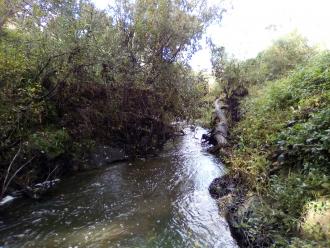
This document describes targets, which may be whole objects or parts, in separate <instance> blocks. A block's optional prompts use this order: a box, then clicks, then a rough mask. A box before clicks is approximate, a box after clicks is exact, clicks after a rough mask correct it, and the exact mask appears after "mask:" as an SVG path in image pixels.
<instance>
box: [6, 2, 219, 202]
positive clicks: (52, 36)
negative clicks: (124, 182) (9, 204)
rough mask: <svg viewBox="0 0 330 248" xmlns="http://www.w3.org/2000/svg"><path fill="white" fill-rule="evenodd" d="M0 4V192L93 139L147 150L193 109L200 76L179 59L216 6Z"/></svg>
mask: <svg viewBox="0 0 330 248" xmlns="http://www.w3.org/2000/svg"><path fill="white" fill-rule="evenodd" d="M0 11H1V14H0V16H1V17H0V87H1V88H0V135H1V140H0V182H1V183H0V184H1V185H2V190H1V191H2V192H1V196H3V194H4V193H5V192H6V191H7V190H13V189H14V188H22V187H25V186H26V185H30V184H32V183H34V182H35V181H36V180H44V179H49V173H50V172H52V177H55V176H56V174H58V173H61V171H62V172H63V171H66V170H68V169H70V168H69V167H70V166H71V165H70V164H71V163H69V161H71V162H72V161H74V160H80V161H78V162H81V160H83V158H84V157H85V156H86V154H87V153H88V152H87V151H88V150H90V149H91V148H92V147H93V146H94V145H95V144H96V143H100V144H108V145H109V144H111V145H116V146H121V147H124V148H125V149H126V150H127V151H128V152H130V153H131V154H133V155H136V154H139V153H145V152H150V151H152V150H155V149H157V148H158V147H159V146H161V144H162V143H163V142H164V141H165V140H166V139H167V138H168V137H169V136H170V135H171V127H170V123H171V122H172V121H175V120H178V119H189V118H193V117H194V116H195V115H198V113H197V112H196V111H195V110H196V109H197V108H196V106H197V105H198V103H199V99H200V96H202V95H204V94H205V91H206V87H205V80H204V78H203V77H202V76H201V75H196V74H194V73H193V72H192V71H191V69H190V67H189V66H188V65H187V61H188V59H189V58H190V56H191V55H192V54H193V53H194V52H195V51H196V50H197V49H198V47H199V46H198V42H199V40H200V38H201V36H202V34H203V32H204V30H205V28H206V27H207V26H208V25H209V24H210V23H211V22H212V21H213V20H216V19H218V17H220V14H219V13H221V11H219V9H218V8H215V7H209V6H208V5H207V4H206V2H205V1H203V0H200V1H190V0H187V1H177V0H137V1H127V0H118V1H114V4H113V5H112V6H111V7H110V8H109V9H108V10H107V11H103V10H98V9H96V8H95V7H94V5H93V4H92V3H91V2H89V1H87V0H86V1H77V0H70V1H54V0H27V1H7V0H1V1H0ZM54 170H55V173H53V172H54ZM9 186H12V187H13V188H12V189H11V188H10V187H9ZM1 196H0V197H1Z"/></svg>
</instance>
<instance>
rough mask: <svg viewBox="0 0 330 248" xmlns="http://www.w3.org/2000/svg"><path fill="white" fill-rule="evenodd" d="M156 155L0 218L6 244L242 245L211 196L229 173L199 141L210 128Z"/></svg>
mask: <svg viewBox="0 0 330 248" xmlns="http://www.w3.org/2000/svg"><path fill="white" fill-rule="evenodd" d="M186 132H187V135H185V136H183V137H181V138H179V139H178V140H177V141H175V142H174V143H172V142H169V143H168V144H167V146H166V147H165V149H164V150H163V151H162V153H161V154H160V155H159V156H157V157H155V158H151V159H147V160H136V161H134V162H131V163H119V164H116V165H113V166H110V167H108V168H103V169H100V170H96V171H90V172H87V173H83V174H79V175H77V176H75V177H72V178H69V179H67V180H66V181H64V182H63V183H61V184H60V186H59V187H58V190H57V191H56V192H54V193H53V195H52V196H51V197H50V198H48V199H45V200H43V201H40V202H23V203H20V205H18V206H16V207H13V208H11V209H10V210H8V211H7V212H6V213H5V214H3V216H1V219H0V246H1V245H2V246H4V247H23V246H24V247H70V246H71V247H228V248H229V247H237V246H236V243H235V241H234V240H233V239H232V237H231V235H230V231H229V228H228V225H227V223H226V222H225V220H224V219H223V218H221V217H220V216H219V215H218V207H217V205H216V202H215V201H214V200H213V199H212V198H211V197H210V196H209V193H208V186H209V184H210V183H211V181H212V180H213V179H214V178H215V177H218V176H220V175H222V174H223V173H224V168H223V166H222V164H221V163H220V161H219V160H218V159H217V158H215V157H213V156H212V155H210V154H208V153H207V152H206V151H205V150H203V148H202V147H201V144H200V138H201V135H202V133H205V130H203V129H202V128H197V130H196V131H195V132H192V131H190V130H188V129H187V130H186Z"/></svg>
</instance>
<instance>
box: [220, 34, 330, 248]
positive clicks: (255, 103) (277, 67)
mask: <svg viewBox="0 0 330 248" xmlns="http://www.w3.org/2000/svg"><path fill="white" fill-rule="evenodd" d="M301 41H302V40H301V39H300V38H299V37H296V38H295V39H291V38H289V39H286V40H280V41H277V42H275V43H274V45H273V46H272V47H271V48H270V49H268V50H266V51H264V52H262V53H261V54H260V55H259V56H258V57H257V58H256V59H250V60H248V61H244V62H240V63H237V64H236V65H237V66H236V67H235V68H236V69H239V70H237V71H236V74H235V75H236V79H235V80H236V82H234V83H230V82H229V80H228V79H226V77H224V76H222V77H221V80H222V81H220V83H221V82H223V84H224V86H223V87H233V89H234V90H235V89H237V85H243V86H244V87H246V88H247V89H248V91H249V96H247V97H246V98H245V99H244V100H243V101H242V103H241V107H240V110H241V112H242V113H243V117H242V119H241V120H240V121H239V122H237V123H235V127H234V129H233V133H232V139H233V142H234V143H235V144H236V145H235V146H234V148H233V152H232V155H231V156H229V157H228V158H227V162H228V163H229V164H230V165H231V166H232V173H234V174H235V171H240V172H241V174H243V175H245V181H246V184H245V186H244V187H249V188H250V191H251V192H254V194H257V195H258V196H259V199H261V202H262V204H259V205H257V206H256V207H255V209H254V213H253V214H251V215H250V217H249V218H246V219H243V220H241V223H240V228H242V230H244V233H245V235H246V238H247V239H248V241H247V243H245V244H246V245H247V244H248V243H249V244H250V245H251V247H256V246H260V247H264V246H265V247H268V246H273V247H289V246H290V247H312V246H315V247H326V246H328V245H329V233H328V231H329V229H328V226H329V219H326V218H328V217H326V216H327V215H328V214H327V213H328V211H329V194H330V188H329V182H330V170H329V169H330V167H329V164H330V133H329V132H330V73H329V68H330V54H329V52H322V53H316V51H315V50H313V49H312V48H310V47H308V46H305V45H302V43H301ZM282 48H283V49H284V48H285V49H284V50H283V51H282V52H279V51H280V49H282ZM279 53H280V54H281V56H280V55H279ZM300 55H301V56H300ZM303 58H304V59H303ZM275 60H276V61H275ZM257 62H258V63H259V65H258V67H257V68H256V67H254V68H255V69H254V71H249V70H251V68H250V66H251V65H253V64H255V63H257ZM230 63H232V61H231V62H230ZM227 64H228V63H227ZM228 68H229V67H228V66H225V67H224V70H222V71H221V73H222V75H232V73H233V72H235V70H233V69H230V70H228ZM246 68H248V70H246ZM227 78H228V77H227ZM231 78H233V77H231ZM274 78H276V79H277V80H273V79H274ZM235 80H233V81H235ZM237 80H238V81H240V83H239V84H238V83H237ZM269 80H272V81H269ZM227 92H228V91H227ZM315 202H316V203H317V204H316V203H315ZM311 212H312V213H313V216H314V217H313V218H314V219H313V218H312V219H310V218H309V216H311ZM317 213H320V214H319V215H320V216H321V217H315V216H318V215H317ZM322 215H324V217H322ZM318 218H319V219H323V222H322V221H321V223H320V220H319V219H318ZM307 222H309V223H307ZM306 223H307V224H306ZM306 226H308V228H307V227H306Z"/></svg>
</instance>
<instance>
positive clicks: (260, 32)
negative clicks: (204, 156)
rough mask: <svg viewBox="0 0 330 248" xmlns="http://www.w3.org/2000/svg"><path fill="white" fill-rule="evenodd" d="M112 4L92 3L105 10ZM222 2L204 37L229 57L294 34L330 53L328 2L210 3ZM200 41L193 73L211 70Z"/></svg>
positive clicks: (256, 50)
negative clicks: (217, 19) (217, 20)
mask: <svg viewBox="0 0 330 248" xmlns="http://www.w3.org/2000/svg"><path fill="white" fill-rule="evenodd" d="M111 1H112V0H93V2H94V3H95V5H96V6H97V7H98V8H105V7H106V6H107V5H108V3H111ZM209 1H210V2H211V3H220V4H221V2H223V1H224V4H225V6H226V7H227V12H226V13H225V14H224V16H223V20H222V22H221V23H220V25H219V24H213V25H211V26H210V27H209V28H208V30H207V32H206V36H207V37H210V38H211V39H212V40H213V41H214V43H215V44H217V45H219V46H224V47H225V49H226V51H227V53H228V54H230V55H231V56H233V57H235V58H237V59H240V60H243V59H247V58H252V57H255V56H256V55H257V54H258V53H259V52H260V51H262V50H264V49H265V48H267V47H268V46H270V45H271V43H272V41H274V40H276V39H277V38H279V37H281V36H283V35H285V34H287V33H290V32H292V31H294V30H296V31H298V32H299V33H301V34H302V35H303V36H305V37H306V38H307V39H308V40H309V41H310V44H311V45H319V46H321V47H323V48H328V49H330V0H223V1H221V0H209ZM206 36H205V37H204V38H203V40H202V47H203V48H202V49H201V50H200V51H199V52H197V53H196V54H195V55H194V56H193V58H192V60H191V62H190V64H191V66H192V67H193V69H195V70H207V71H209V70H210V69H211V64H210V52H209V49H208V48H207V46H206V44H205V38H206Z"/></svg>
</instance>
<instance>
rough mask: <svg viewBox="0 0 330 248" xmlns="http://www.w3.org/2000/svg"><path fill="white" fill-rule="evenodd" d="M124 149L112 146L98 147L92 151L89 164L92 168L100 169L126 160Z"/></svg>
mask: <svg viewBox="0 0 330 248" xmlns="http://www.w3.org/2000/svg"><path fill="white" fill-rule="evenodd" d="M127 159H128V156H127V154H126V153H125V151H124V149H122V148H118V147H112V146H105V145H100V146H97V147H96V148H95V150H94V151H93V153H92V155H91V158H90V163H91V166H92V167H102V166H105V165H107V164H111V163H114V162H118V161H124V160H127Z"/></svg>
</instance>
